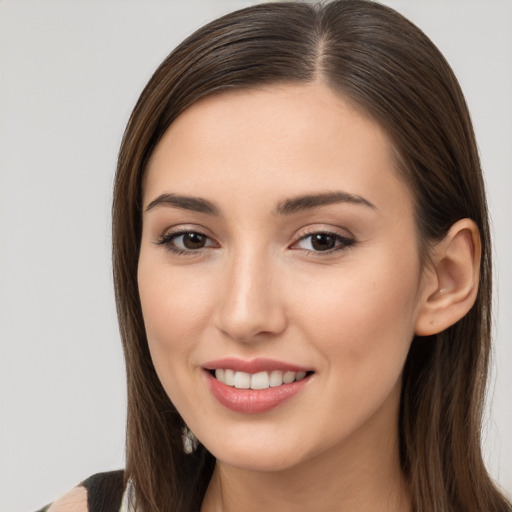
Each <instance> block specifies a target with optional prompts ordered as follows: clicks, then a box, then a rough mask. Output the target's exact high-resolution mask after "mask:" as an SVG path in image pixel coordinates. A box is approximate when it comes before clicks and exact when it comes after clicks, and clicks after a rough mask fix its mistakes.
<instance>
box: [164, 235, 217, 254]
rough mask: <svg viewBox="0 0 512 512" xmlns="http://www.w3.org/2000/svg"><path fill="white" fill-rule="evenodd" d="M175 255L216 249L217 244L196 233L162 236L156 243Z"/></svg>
mask: <svg viewBox="0 0 512 512" xmlns="http://www.w3.org/2000/svg"><path fill="white" fill-rule="evenodd" d="M156 244H157V245H161V246H163V247H165V248H166V249H167V250H168V251H169V252H172V253H175V254H191V253H194V252H200V251H201V249H208V248H214V247H217V244H216V243H215V242H214V241H213V240H212V239H211V238H209V237H208V236H206V235H204V234H203V233H199V232H197V231H181V232H179V233H169V234H167V235H164V236H162V237H161V238H160V239H158V240H157V242H156Z"/></svg>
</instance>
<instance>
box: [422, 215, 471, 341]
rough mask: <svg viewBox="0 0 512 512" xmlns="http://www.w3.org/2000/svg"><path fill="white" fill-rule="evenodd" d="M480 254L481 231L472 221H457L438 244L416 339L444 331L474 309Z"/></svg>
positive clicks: (426, 273) (425, 282) (432, 257)
mask: <svg viewBox="0 0 512 512" xmlns="http://www.w3.org/2000/svg"><path fill="white" fill-rule="evenodd" d="M480 253H481V245H480V234H479V231H478V227H477V226H476V224H475V223H474V222H473V221H472V220H470V219H461V220H459V221H457V222H456V223H455V224H454V225H453V226H452V227H451V228H450V230H449V231H448V233H447V234H446V236H445V237H444V238H443V239H442V240H441V241H440V242H439V243H438V244H436V246H435V247H434V248H433V250H432V253H431V260H432V267H431V268H429V269H428V271H426V272H425V278H424V281H423V288H422V290H423V291H422V296H421V299H420V301H421V303H420V305H419V307H420V309H419V312H418V316H417V319H416V329H415V334H416V335H418V336H430V335H433V334H437V333H439V332H441V331H444V330H445V329H447V328H448V327H450V326H451V325H453V324H455V323H456V322H457V321H458V320H460V319H461V318H462V317H463V316H464V315H465V314H466V313H467V312H468V311H469V310H470V309H471V307H472V306H473V304H474V302H475V300H476V295H477V292H478V281H479V272H480Z"/></svg>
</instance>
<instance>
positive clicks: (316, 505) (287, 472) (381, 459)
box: [201, 416, 411, 512]
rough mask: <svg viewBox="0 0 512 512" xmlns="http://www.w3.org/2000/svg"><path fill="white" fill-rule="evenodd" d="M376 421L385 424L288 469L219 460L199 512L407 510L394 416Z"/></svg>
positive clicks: (407, 493)
mask: <svg viewBox="0 0 512 512" xmlns="http://www.w3.org/2000/svg"><path fill="white" fill-rule="evenodd" d="M395 418H396V416H395ZM388 419H389V418H388ZM374 420H375V421H377V422H378V423H379V424H380V425H379V426H380V427H384V425H386V423H387V425H388V428H384V429H383V428H376V425H375V424H373V425H372V424H368V425H367V426H365V427H363V428H362V429H360V430H359V431H358V433H357V434H355V435H354V436H351V437H350V438H348V439H346V440H345V441H344V442H343V443H341V444H340V445H338V446H336V447H331V448H330V449H328V450H325V451H323V452H322V453H321V454H320V455H317V456H315V457H312V458H310V459H308V460H305V461H303V462H301V463H299V464H297V465H295V466H293V467H292V468H288V469H284V470H279V471H253V470H250V469H243V468H237V467H233V466H229V465H227V464H225V463H222V462H220V461H218V462H217V465H216V467H215V471H214V474H213V477H212V479H211V482H210V485H209V487H208V490H207V492H206V496H205V499H204V502H203V507H202V509H201V510H202V512H235V511H240V510H244V511H245V512H261V511H266V510H279V511H280V512H291V511H293V512H306V511H307V512H310V511H311V510H321V511H322V512H370V511H371V512H374V511H377V510H378V511H379V512H411V497H410V493H409V489H408V485H407V482H406V479H405V477H404V475H403V472H402V470H401V468H400V462H399V450H398V434H397V431H398V429H397V426H396V420H395V421H393V422H391V424H390V422H389V421H383V422H382V418H380V419H379V418H374ZM370 423H373V421H370Z"/></svg>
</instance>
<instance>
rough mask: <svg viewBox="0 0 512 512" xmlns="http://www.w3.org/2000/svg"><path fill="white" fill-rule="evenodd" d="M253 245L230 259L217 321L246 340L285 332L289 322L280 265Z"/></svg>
mask: <svg viewBox="0 0 512 512" xmlns="http://www.w3.org/2000/svg"><path fill="white" fill-rule="evenodd" d="M275 267H276V265H275V264H273V263H272V261H271V258H268V257H267V258H265V257H263V256H262V255H261V254H256V253H255V252H254V251H251V250H250V249H249V250H248V251H246V252H245V254H240V255H239V256H237V257H234V258H233V259H232V260H231V261H229V262H226V268H225V269H224V272H223V279H222V280H221V285H220V287H221V290H220V296H219V301H218V303H217V309H216V313H215V323H216V326H217V328H218V329H220V330H221V331H222V332H223V333H224V334H225V335H227V336H228V337H229V338H231V339H234V340H236V341H239V342H243V343H250V342H253V341H256V340H261V339H268V338H272V337H274V336H277V335H279V334H281V333H282V332H283V331H284V330H285V329H286V326H287V315H286V308H285V304H284V300H283V293H282V292H283V289H282V287H281V280H280V279H279V277H278V275H279V269H278V268H275Z"/></svg>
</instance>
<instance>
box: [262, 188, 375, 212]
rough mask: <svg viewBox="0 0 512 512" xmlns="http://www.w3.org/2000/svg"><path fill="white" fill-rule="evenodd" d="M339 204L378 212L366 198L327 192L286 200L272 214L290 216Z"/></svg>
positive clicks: (346, 193) (344, 193)
mask: <svg viewBox="0 0 512 512" xmlns="http://www.w3.org/2000/svg"><path fill="white" fill-rule="evenodd" d="M337 203H349V204H355V205H362V206H367V207H369V208H372V209H373V210H378V208H377V207H376V206H375V205H374V204H372V203H370V201H368V200H367V199H365V198H364V197H361V196H358V195H355V194H349V193H348V192H325V193H320V194H306V195H303V196H298V197H293V198H290V199H286V200H284V201H282V202H281V203H279V204H278V206H277V208H276V209H275V210H274V211H273V212H272V213H273V214H274V215H289V214H292V213H296V212H299V211H302V210H310V209H313V208H319V207H321V206H327V205H330V204H337Z"/></svg>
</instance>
